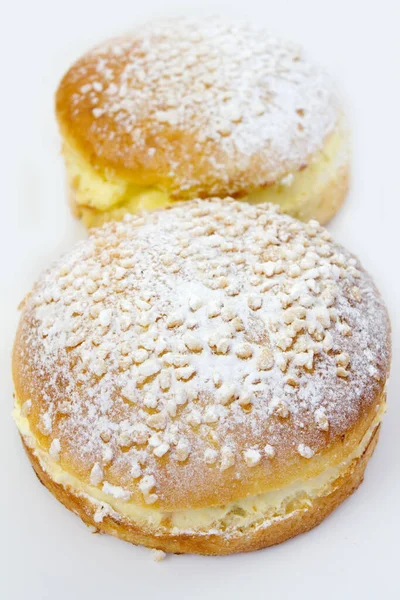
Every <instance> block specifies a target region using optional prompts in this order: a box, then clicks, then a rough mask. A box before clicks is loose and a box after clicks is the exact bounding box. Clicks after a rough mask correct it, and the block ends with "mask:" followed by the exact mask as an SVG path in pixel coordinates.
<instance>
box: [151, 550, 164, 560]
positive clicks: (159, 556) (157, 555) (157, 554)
mask: <svg viewBox="0 0 400 600" xmlns="http://www.w3.org/2000/svg"><path fill="white" fill-rule="evenodd" d="M151 555H152V558H153V560H154V561H155V562H161V561H162V560H164V558H165V557H166V556H167V555H166V553H165V552H163V551H162V550H156V549H155V548H153V550H152V551H151Z"/></svg>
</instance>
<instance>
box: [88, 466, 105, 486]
mask: <svg viewBox="0 0 400 600" xmlns="http://www.w3.org/2000/svg"><path fill="white" fill-rule="evenodd" d="M103 478H104V474H103V469H102V468H101V466H100V465H99V463H95V464H94V465H93V469H92V470H91V471H90V483H91V484H92V485H99V483H101V482H102V481H103Z"/></svg>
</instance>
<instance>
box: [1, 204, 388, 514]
mask: <svg viewBox="0 0 400 600" xmlns="http://www.w3.org/2000/svg"><path fill="white" fill-rule="evenodd" d="M389 338H390V332H389V322H388V317H387V313H386V310H385V307H384V305H383V302H382V300H381V298H380V296H379V294H378V292H377V291H376V289H375V287H374V285H373V283H372V282H371V279H370V277H369V276H368V275H367V274H366V273H365V271H364V270H363V269H362V267H361V266H360V264H359V262H358V261H357V259H356V258H354V257H353V256H352V255H351V254H349V253H348V252H347V251H346V250H344V249H343V248H342V247H340V246H339V245H337V244H335V243H334V242H332V240H331V236H330V234H329V233H328V232H327V231H326V230H325V229H323V228H322V227H321V226H320V225H319V224H318V223H317V222H314V221H311V222H310V223H308V224H304V223H300V222H298V221H296V220H294V219H292V218H291V217H289V216H286V215H282V214H279V212H278V210H277V208H276V207H275V206H272V205H264V206H260V207H255V206H251V205H248V204H246V203H241V202H237V201H233V200H218V199H211V200H195V201H190V202H186V203H181V204H177V205H176V206H175V207H173V208H171V209H167V210H162V211H159V212H154V213H150V214H144V215H140V216H127V217H125V219H124V221H123V222H119V223H109V224H107V225H105V226H104V227H102V228H99V229H96V230H93V231H92V234H91V236H90V237H89V239H87V240H85V241H83V242H81V243H80V244H78V245H77V246H76V247H75V249H74V250H72V251H71V252H70V253H69V254H67V255H66V256H64V257H63V258H61V259H60V260H59V261H58V262H56V263H55V264H54V265H53V266H52V267H51V268H50V269H49V270H48V271H47V272H45V273H44V275H43V276H42V277H41V278H40V280H39V281H38V283H37V284H36V285H35V287H34V289H33V291H32V292H31V294H30V295H29V296H28V297H27V299H26V301H25V303H24V306H23V311H22V317H21V322H20V326H19V330H18V333H17V339H16V342H15V347H14V357H13V368H14V381H15V386H16V394H17V398H18V401H19V402H20V403H21V404H22V409H23V413H24V414H25V415H27V418H28V420H29V423H30V427H31V429H32V430H33V432H34V434H35V436H36V437H37V438H38V439H39V441H40V443H41V445H42V446H43V447H44V448H47V449H49V450H50V455H51V456H52V452H53V454H54V456H55V457H56V458H57V460H59V461H60V463H61V465H62V467H63V468H64V469H65V470H67V471H69V472H71V473H73V474H76V475H77V476H79V477H80V478H82V480H84V481H87V482H92V483H94V484H96V485H103V486H106V487H105V489H107V490H110V489H111V490H114V492H115V490H117V492H116V493H117V494H120V493H121V494H122V493H123V494H126V495H127V496H126V497H128V498H132V500H133V501H135V502H137V503H139V504H149V505H154V507H158V506H160V507H162V508H166V509H168V510H174V509H176V508H187V507H201V506H208V505H212V504H223V503H225V502H228V501H231V500H234V499H236V498H238V497H243V496H246V495H250V494H255V493H259V492H263V491H265V490H266V489H269V488H271V487H274V486H276V485H281V484H285V483H287V482H288V481H289V482H290V481H292V480H293V479H294V478H295V477H299V473H303V474H304V476H305V477H307V476H311V474H312V473H314V474H315V473H316V472H318V470H321V469H322V468H323V460H325V459H324V457H326V456H328V454H329V452H330V451H331V450H332V449H335V448H336V450H337V460H340V459H341V452H342V450H343V452H344V453H346V452H347V453H348V452H349V447H347V449H346V448H345V447H344V446H343V444H346V441H345V440H346V436H347V435H348V436H350V437H349V438H348V444H350V445H351V444H352V443H353V442H354V444H357V443H359V441H360V436H362V435H363V433H364V432H365V430H366V429H367V428H368V425H369V423H367V422H366V416H368V415H369V413H370V412H371V410H372V409H373V408H374V407H375V404H376V403H377V402H378V399H379V396H380V395H381V394H382V392H383V388H384V384H385V381H386V378H387V375H388V369H389V362H390V339H389ZM364 421H365V422H364ZM360 423H361V424H362V431H361V430H360V431H358V432H357V436H358V437H357V439H354V440H352V438H351V432H352V431H354V430H355V429H354V428H357V426H358V425H359V424H360ZM336 450H335V451H336ZM320 457H321V460H319V458H320ZM329 457H330V458H329V461H331V462H332V460H333V462H334V460H336V459H333V458H332V455H331V454H329ZM310 459H312V460H310ZM321 461H322V462H321ZM120 490H122V491H120Z"/></svg>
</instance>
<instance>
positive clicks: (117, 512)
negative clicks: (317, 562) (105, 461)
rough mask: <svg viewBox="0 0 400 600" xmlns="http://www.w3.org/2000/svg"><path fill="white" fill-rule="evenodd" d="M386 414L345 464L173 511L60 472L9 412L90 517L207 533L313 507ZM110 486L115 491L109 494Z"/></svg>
mask: <svg viewBox="0 0 400 600" xmlns="http://www.w3.org/2000/svg"><path fill="white" fill-rule="evenodd" d="M384 413H385V403H384V402H383V403H382V404H381V405H380V406H379V408H378V410H377V414H376V416H375V419H374V420H373V422H372V424H371V426H370V427H369V429H368V431H367V432H366V434H365V435H364V437H363V439H362V441H361V443H360V444H359V446H358V447H357V448H356V449H355V450H354V451H353V452H352V453H351V454H349V456H348V457H347V458H346V459H345V460H344V461H343V462H341V463H340V464H338V465H336V466H334V467H329V468H328V469H326V470H325V471H324V472H323V473H321V474H320V475H318V476H316V477H312V478H310V479H308V480H306V481H296V482H294V483H292V484H290V485H288V486H285V487H283V488H281V489H278V490H274V491H270V492H266V493H264V494H258V495H256V496H249V497H247V498H241V499H239V500H235V501H234V502H230V503H229V504H225V505H223V506H215V507H210V508H197V509H187V510H177V511H172V512H166V511H161V510H156V509H154V508H147V507H143V506H138V505H136V504H134V503H133V502H132V501H130V500H126V499H123V498H121V495H122V496H125V494H124V493H122V494H121V492H124V490H122V489H121V488H113V486H109V488H108V491H110V492H111V493H105V492H104V491H103V490H101V489H99V488H98V487H96V486H93V485H91V484H88V483H85V482H83V481H81V480H79V479H78V478H77V477H75V476H74V475H71V474H70V473H68V472H67V471H64V470H63V469H62V468H61V466H60V464H59V463H58V462H57V461H55V460H54V459H52V458H51V457H50V456H49V454H48V453H47V451H45V450H43V448H41V446H40V444H39V443H38V441H37V440H36V439H35V437H34V436H33V434H32V431H31V429H30V426H29V421H28V419H27V418H26V417H25V416H23V415H22V413H21V409H20V407H19V406H18V405H16V406H15V409H14V412H13V416H14V419H15V422H16V424H17V427H18V429H19V431H20V433H21V435H22V437H23V438H24V440H25V443H26V444H27V445H28V447H29V448H30V449H31V450H32V451H33V453H34V454H35V456H36V457H37V458H38V460H39V462H40V465H41V467H42V469H43V470H44V471H45V472H46V473H47V474H48V475H49V476H50V478H51V479H52V480H53V481H54V482H55V483H58V484H61V485H62V486H64V487H67V488H68V489H70V490H71V491H72V492H73V493H74V494H76V495H78V496H84V497H85V498H87V499H89V500H90V501H91V502H92V503H94V504H95V506H96V509H97V510H96V513H95V516H94V519H95V521H98V522H100V521H101V520H102V519H103V517H104V516H105V515H106V514H112V515H113V516H114V517H116V518H121V517H122V518H127V519H129V520H130V521H133V522H137V523H140V524H144V525H147V526H150V527H151V528H158V527H162V526H163V525H164V524H165V523H166V522H168V524H169V528H171V529H172V530H175V533H179V532H181V533H182V532H188V531H207V532H209V530H210V529H216V530H221V529H223V530H227V529H231V528H233V529H240V528H248V527H249V526H251V525H255V524H256V523H257V522H259V521H263V522H265V521H271V520H272V519H276V518H284V517H287V516H288V515H289V514H290V513H292V512H293V511H295V510H299V509H304V508H307V507H308V506H310V505H311V503H312V499H313V498H315V497H319V496H324V495H326V494H328V493H329V492H330V491H331V490H332V487H333V485H334V483H335V481H336V480H337V479H338V478H339V477H340V476H341V474H342V473H344V472H345V471H346V470H347V468H348V467H349V465H350V464H351V462H352V461H354V460H355V459H358V458H359V457H360V456H361V455H362V454H363V453H364V451H365V449H366V448H367V446H368V444H369V442H370V440H371V438H372V435H373V433H374V431H375V429H376V427H377V426H378V424H379V423H380V422H381V420H382V418H383V415H384ZM113 489H114V490H115V494H113V493H112V492H113ZM117 496H119V497H117Z"/></svg>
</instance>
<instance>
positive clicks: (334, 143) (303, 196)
mask: <svg viewBox="0 0 400 600" xmlns="http://www.w3.org/2000/svg"><path fill="white" fill-rule="evenodd" d="M347 153H348V147H347V135H346V134H345V132H344V126H343V125H342V124H339V126H338V127H337V128H336V130H335V131H334V133H333V134H331V135H330V137H329V139H328V141H327V143H326V144H325V147H324V148H323V150H321V151H320V152H318V153H317V154H316V155H315V157H314V159H313V161H312V162H311V163H310V164H309V165H308V166H307V167H306V168H305V169H303V170H301V171H297V172H294V173H287V174H286V175H285V177H283V178H282V179H281V180H280V182H278V183H276V184H274V185H271V186H269V187H267V188H264V189H260V190H257V191H255V192H253V193H251V194H249V195H248V196H247V197H246V200H247V201H248V202H251V203H255V204H258V203H261V202H274V203H276V204H279V205H280V206H281V207H282V209H283V210H284V211H285V212H289V213H293V214H294V213H296V214H300V216H301V207H302V205H303V204H304V203H307V202H308V200H309V197H310V195H313V196H314V195H318V194H319V193H320V192H321V191H322V190H323V189H324V187H325V186H326V185H328V183H329V182H330V181H332V180H333V179H335V177H336V175H337V172H338V170H339V169H340V167H341V166H342V165H343V163H344V162H345V160H346V159H347ZM64 159H65V163H66V168H67V175H68V179H69V183H70V187H71V189H72V190H73V194H74V202H75V203H76V204H77V206H78V207H80V208H81V209H87V210H89V211H96V212H100V213H105V212H107V211H111V212H112V216H113V217H115V218H119V217H120V216H121V211H122V209H123V214H124V213H126V212H132V213H134V212H137V211H139V210H155V209H157V208H162V207H165V206H168V205H169V204H171V203H172V202H173V200H172V199H171V198H170V195H169V194H168V192H166V191H162V190H160V189H158V188H156V187H144V186H138V185H134V184H131V183H129V182H127V181H126V180H125V179H122V178H117V177H116V176H115V174H113V173H112V172H111V171H110V172H109V171H107V170H104V171H100V170H97V169H95V168H94V167H93V166H92V165H91V164H90V163H89V162H88V161H87V160H86V159H85V158H84V157H83V156H82V155H81V154H80V153H79V152H77V151H76V150H75V149H74V148H73V147H72V146H71V144H69V143H68V142H67V141H65V142H64Z"/></svg>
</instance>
